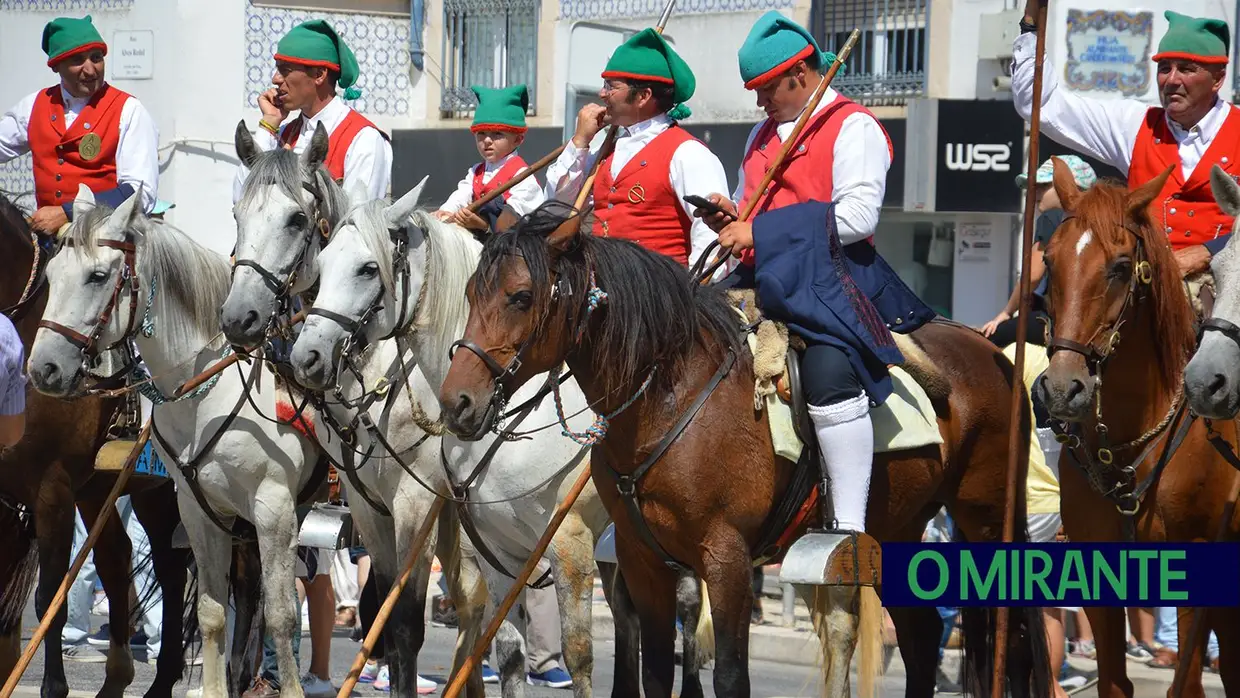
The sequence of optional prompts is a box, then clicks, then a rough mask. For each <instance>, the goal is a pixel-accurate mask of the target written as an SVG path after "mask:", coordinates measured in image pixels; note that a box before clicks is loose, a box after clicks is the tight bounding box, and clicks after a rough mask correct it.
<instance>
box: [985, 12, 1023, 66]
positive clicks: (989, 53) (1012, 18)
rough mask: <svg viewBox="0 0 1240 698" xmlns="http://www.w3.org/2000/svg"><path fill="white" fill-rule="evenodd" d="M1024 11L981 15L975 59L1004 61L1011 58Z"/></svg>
mask: <svg viewBox="0 0 1240 698" xmlns="http://www.w3.org/2000/svg"><path fill="white" fill-rule="evenodd" d="M1024 15H1025V13H1024V10H1005V11H1003V12H995V13H990V14H984V15H982V16H981V17H980V18H979V19H980V24H981V26H980V27H979V28H978V29H979V30H980V33H979V34H978V41H977V57H978V59H980V60H1006V59H1009V58H1011V57H1012V42H1013V41H1016V37H1017V36H1020V20H1021V18H1022V17H1024Z"/></svg>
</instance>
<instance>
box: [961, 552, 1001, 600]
mask: <svg viewBox="0 0 1240 698" xmlns="http://www.w3.org/2000/svg"><path fill="white" fill-rule="evenodd" d="M1006 555H1007V553H1006V551H1003V550H997V551H995V556H994V557H992V558H991V559H990V567H989V568H987V570H986V581H982V575H981V572H980V571H979V570H978V567H977V562H976V561H975V560H974V559H973V552H972V551H969V550H961V551H960V567H961V571H960V600H961V601H966V600H968V598H969V589H970V588H973V589H976V590H977V597H976V598H977V600H978V601H986V600H988V599H989V598H990V588H991V586H992V585H994V583H995V581H996V580H998V582H999V598H1000V599H1003V598H1004V588H1005V587H1006V586H1007V584H1006V581H1005V580H1004V576H1005V575H1004V569H1005V567H1006V564H1005V563H1006V560H1005V559H1004V558H1005V557H1006Z"/></svg>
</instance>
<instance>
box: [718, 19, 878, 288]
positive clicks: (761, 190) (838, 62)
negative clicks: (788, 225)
mask: <svg viewBox="0 0 1240 698" xmlns="http://www.w3.org/2000/svg"><path fill="white" fill-rule="evenodd" d="M860 39H861V30H860V29H854V30H852V33H851V34H849V35H848V41H845V42H844V47H843V48H841V49H840V52H839V54H837V55H836V57H835V61H834V62H833V63H831V67H830V68H828V69H827V74H826V76H824V77H823V79H822V80H821V81H820V82H819V83H818V87H815V88H814V94H812V95H810V98H809V102H807V103H806V105H805V109H804V110H802V111H801V116H799V117H797V122H796V125H794V126H793V127H792V133H791V134H789V135H788V138H786V139H785V140H784V144H783V145H782V146H780V148H779V154H778V155H776V156H775V162H774V163H773V164H772V165H771V166H770V167H769V168H768V169H767V171H766V175H764V176H763V177H762V181H761V183H759V184H758V188H757V189H755V190H754V195H753V196H751V197H749V201H748V202H746V203H745V210H744V211H742V212H741V217H740V219H739V220H740V221H742V222H743V221H748V220H749V219H750V218H751V217H753V214H754V211H755V210H757V208H758V202H759V201H760V200H761V199H763V198H765V192H766V190H767V188H768V187H770V186H771V182H773V181H774V180H775V175H777V174H779V171H780V170H781V169H782V168H783V165H784V162H786V161H787V159H788V153H790V152H792V146H793V145H795V144H796V142H797V140H798V139H799V138H800V137H801V132H802V131H804V130H805V126H806V125H807V124H808V123H809V120H810V118H812V117H813V116H814V110H815V109H817V108H818V105H819V103H821V102H822V97H823V95H825V94H826V93H827V88H828V87H830V86H831V81H832V80H834V79H835V74H836V73H838V72H840V68H841V67H842V66H843V65H844V61H846V60H848V55H849V54H851V53H852V50H853V47H854V46H856V45H857V41H859V40H860ZM730 254H732V248H731V247H729V248H727V249H721V250H719V251H718V252H717V253H715V258H714V259H712V260H711V262H710V264H709V265H707V266H706V267H704V268H703V269H704V270H703V272H702V282H701V283H702V285H705V284H706V283H707V282H708V281H709V280H710V277H711V276H713V275H714V273H715V270H716V269H718V268H719V265H721V264H723V261H724V260H725V259H727V258H728V255H730Z"/></svg>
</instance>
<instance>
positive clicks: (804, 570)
mask: <svg viewBox="0 0 1240 698" xmlns="http://www.w3.org/2000/svg"><path fill="white" fill-rule="evenodd" d="M882 554H883V553H882V548H881V546H879V544H878V541H876V540H875V539H874V538H873V537H872V536H869V535H867V534H865V533H859V532H857V531H840V530H822V529H819V530H811V531H810V532H808V533H806V534H805V535H804V536H801V537H800V538H799V539H797V541H796V542H795V543H793V544H792V547H790V548H789V549H788V552H787V553H785V554H784V561H783V564H782V565H781V566H780V569H779V581H780V583H781V584H814V585H826V586H870V587H876V586H879V585H881V584H882V568H883V566H882Z"/></svg>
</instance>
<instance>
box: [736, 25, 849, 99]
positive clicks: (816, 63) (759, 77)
mask: <svg viewBox="0 0 1240 698" xmlns="http://www.w3.org/2000/svg"><path fill="white" fill-rule="evenodd" d="M736 58H737V61H738V62H739V63H740V68H741V79H742V80H744V81H745V87H746V88H747V89H750V90H756V89H758V88H759V87H761V86H763V85H765V84H766V83H768V82H770V81H771V80H773V79H775V78H777V77H779V76H780V75H783V74H784V73H785V72H786V71H787V70H788V69H789V68H791V67H792V66H794V65H796V63H797V61H801V60H803V61H805V62H806V63H807V64H808V65H809V66H810V67H811V68H815V69H818V70H823V69H825V68H827V67H829V66H830V65H831V64H832V63H834V62H835V54H834V53H824V52H823V50H822V49H820V48H818V42H817V41H815V40H814V36H813V35H812V34H810V33H809V32H808V31H806V29H805V27H802V26H801V25H799V24H797V23H796V22H793V21H792V20H790V19H788V18H787V17H785V16H783V15H782V14H780V13H778V12H776V11H775V10H771V11H770V12H767V13H766V14H764V15H762V16H761V17H759V18H758V21H757V23H755V24H754V25H753V29H750V30H749V36H747V37H745V43H744V44H741V49H740V51H738V52H737V54H736ZM840 69H841V70H842V69H843V66H840Z"/></svg>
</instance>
